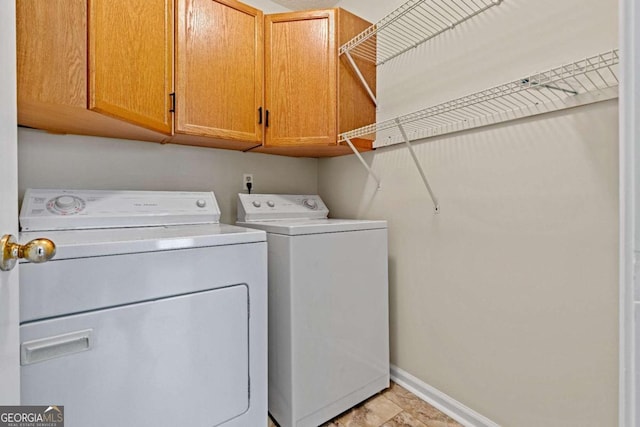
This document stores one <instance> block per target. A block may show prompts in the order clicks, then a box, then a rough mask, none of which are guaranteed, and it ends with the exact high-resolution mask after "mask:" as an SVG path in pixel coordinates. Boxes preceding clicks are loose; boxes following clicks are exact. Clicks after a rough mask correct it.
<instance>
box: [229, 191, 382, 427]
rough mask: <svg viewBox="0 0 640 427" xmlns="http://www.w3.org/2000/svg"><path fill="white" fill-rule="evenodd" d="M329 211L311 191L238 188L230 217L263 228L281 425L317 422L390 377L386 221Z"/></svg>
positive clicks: (272, 382) (303, 426)
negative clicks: (235, 213) (233, 214)
mask: <svg viewBox="0 0 640 427" xmlns="http://www.w3.org/2000/svg"><path fill="white" fill-rule="evenodd" d="M328 213H329V210H328V209H327V207H326V205H325V204H324V203H323V201H322V199H321V198H320V197H319V196H317V195H275V194H239V195H238V222H236V225H241V226H244V227H252V228H256V229H260V230H264V231H266V232H267V241H268V260H269V381H268V383H269V412H270V413H271V415H272V416H273V417H274V418H275V420H276V421H277V422H278V423H279V424H280V426H281V427H292V426H296V427H316V426H318V425H320V424H322V423H324V422H325V421H327V420H329V419H331V418H333V417H335V416H336V415H338V414H340V413H341V412H344V411H345V410H347V409H349V408H351V407H352V406H354V405H355V404H357V403H359V402H361V401H363V400H365V399H366V398H368V397H370V396H372V395H373V394H375V393H377V392H379V391H380V390H383V389H385V388H387V387H388V386H389V326H388V325H389V323H388V273H387V223H386V221H369V220H348V219H329V218H328Z"/></svg>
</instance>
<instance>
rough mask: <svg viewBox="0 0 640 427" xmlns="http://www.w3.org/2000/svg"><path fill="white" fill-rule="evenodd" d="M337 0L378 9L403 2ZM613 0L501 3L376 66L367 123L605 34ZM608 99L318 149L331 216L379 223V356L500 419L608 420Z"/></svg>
mask: <svg viewBox="0 0 640 427" xmlns="http://www.w3.org/2000/svg"><path fill="white" fill-rule="evenodd" d="M401 3H402V2H401V1H397V2H383V1H381V0H376V1H370V2H366V3H365V2H358V1H355V0H343V1H342V2H341V3H340V5H341V6H343V7H345V8H347V9H350V10H352V11H354V12H356V13H360V14H362V15H364V16H366V17H368V18H369V19H370V20H373V21H375V20H377V19H379V18H380V17H382V16H383V15H384V14H385V13H387V12H389V11H390V10H392V9H393V8H394V7H397V6H398V5H399V4H401ZM616 14H617V4H616V2H615V1H614V0H607V1H604V2H601V1H596V0H589V1H579V0H562V1H551V0H540V1H536V2H526V1H524V0H505V1H504V2H503V3H502V4H501V5H500V6H498V7H497V8H493V9H491V10H490V11H489V12H487V13H486V14H484V15H481V16H478V17H476V18H475V19H474V20H472V21H469V22H467V23H466V24H463V25H460V26H459V27H457V28H456V29H455V30H454V31H453V32H450V33H448V34H447V35H443V36H442V37H440V38H438V39H434V40H433V41H432V42H431V43H429V44H427V45H425V46H423V47H421V48H418V49H416V50H414V51H412V52H409V53H408V54H407V56H405V57H401V58H398V60H396V61H393V62H391V63H389V64H386V65H384V66H383V67H380V68H379V86H378V91H379V98H380V107H381V108H380V111H379V118H381V119H386V118H390V117H393V116H394V115H396V114H400V113H408V112H411V111H414V110H417V109H420V108H423V107H426V106H429V105H433V104H436V103H438V102H441V101H445V100H448V99H451V98H455V97H458V96H462V95H465V94H468V93H471V92H474V91H478V90H481V89H485V88H487V87H490V86H493V85H496V84H500V83H505V82H507V81H510V80H515V79H517V78H519V77H521V76H523V75H526V74H528V73H531V72H535V71H541V70H544V69H546V68H550V67H553V66H556V65H561V64H562V63H566V62H572V61H574V60H577V59H580V58H583V57H585V56H590V55H593V54H597V53H600V52H602V51H605V50H608V49H611V48H614V47H617V25H616V21H617V19H616V18H617V16H616ZM617 135H618V134H617V102H616V101H607V102H604V103H599V104H594V105H590V106H586V107H580V108H577V109H574V110H566V111H562V112H557V113H552V114H548V115H544V116H539V117H534V118H529V119H525V120H519V121H516V122H509V123H506V124H503V125H498V126H492V127H487V128H483V129H476V130H471V131H467V132H463V133H458V134H451V135H448V136H444V137H438V138H432V139H429V140H426V141H425V142H420V143H417V144H416V145H415V148H416V152H417V155H418V157H419V159H420V161H421V162H422V164H423V166H424V168H425V171H426V173H427V175H428V177H429V178H430V181H431V184H432V186H433V188H434V190H435V192H436V194H437V195H438V196H439V198H440V204H441V207H442V213H441V214H439V215H437V216H436V215H434V214H433V206H432V204H431V201H430V199H429V196H428V193H427V191H426V189H425V188H424V186H423V184H422V182H421V181H420V177H419V175H418V172H417V170H416V169H415V167H414V165H413V163H412V161H411V157H410V155H409V153H408V152H407V151H406V149H405V148H402V147H400V146H396V147H390V148H385V149H379V150H377V151H375V152H373V153H368V154H366V155H365V159H366V160H367V162H369V164H370V165H371V166H372V168H373V169H374V171H376V172H377V173H378V174H379V175H380V176H381V178H382V189H381V190H380V191H378V192H376V191H375V188H374V187H375V186H374V185H373V182H372V180H370V179H369V178H368V177H367V176H366V173H365V171H364V169H363V168H362V167H361V166H360V165H359V164H358V162H357V160H356V159H355V158H353V156H349V157H342V158H335V159H322V160H320V167H319V174H320V176H319V190H320V194H321V195H322V196H323V197H324V198H325V200H326V202H327V204H328V205H329V207H330V208H331V209H332V214H333V215H334V216H338V217H339V216H344V217H359V218H386V219H388V220H389V233H390V234H389V236H390V243H389V246H390V247H389V250H390V293H391V295H390V298H391V307H390V312H391V347H392V354H391V357H392V363H394V364H395V365H397V366H398V367H400V368H401V369H403V370H405V371H408V372H409V373H411V374H413V375H415V376H417V377H418V378H419V379H421V380H422V381H424V382H426V383H427V384H430V385H431V386H434V387H436V388H437V389H439V390H441V391H443V392H445V393H447V394H449V395H450V396H452V397H453V398H455V399H457V400H458V401H460V402H462V403H463V404H465V405H467V406H468V407H470V408H472V409H474V410H476V411H477V412H479V413H480V414H482V415H484V416H486V417H488V418H490V419H492V420H493V421H495V422H497V423H499V424H500V425H504V426H518V427H527V426H532V427H533V426H536V427H537V426H541V425H544V426H581V427H583V426H594V427H596V426H597V427H600V426H614V425H616V423H617V393H618V390H617V366H618V365H617V354H618V337H617V319H618V310H617V308H618V301H617V296H618V289H617V262H618V258H617V242H618V238H617V230H618V229H617V226H618V216H617V191H618V187H617V182H618V178H617V177H618V167H617V149H618V145H617Z"/></svg>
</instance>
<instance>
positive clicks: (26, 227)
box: [20, 189, 220, 231]
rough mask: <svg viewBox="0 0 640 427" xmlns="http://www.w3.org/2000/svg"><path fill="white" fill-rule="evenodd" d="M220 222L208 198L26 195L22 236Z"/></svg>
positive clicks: (124, 193)
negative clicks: (94, 229)
mask: <svg viewBox="0 0 640 427" xmlns="http://www.w3.org/2000/svg"><path fill="white" fill-rule="evenodd" d="M219 220H220V208H218V203H217V202H216V198H215V195H214V194H213V192H187V191H101V190H35V189H28V190H27V192H26V193H25V195H24V199H23V202H22V209H21V210H20V225H21V226H22V230H23V231H34V230H79V229H88V228H114V227H115V228H120V227H144V226H153V225H172V224H212V223H218V222H219Z"/></svg>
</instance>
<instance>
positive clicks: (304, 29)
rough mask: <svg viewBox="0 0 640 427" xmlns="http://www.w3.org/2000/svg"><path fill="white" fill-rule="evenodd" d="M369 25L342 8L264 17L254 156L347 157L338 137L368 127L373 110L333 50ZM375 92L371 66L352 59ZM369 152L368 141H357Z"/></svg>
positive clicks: (373, 117) (362, 90)
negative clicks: (262, 117)
mask: <svg viewBox="0 0 640 427" xmlns="http://www.w3.org/2000/svg"><path fill="white" fill-rule="evenodd" d="M370 25H371V24H370V23H369V22H367V21H365V20H364V19H361V18H359V17H357V16H355V15H353V14H351V13H349V12H347V11H345V10H343V9H327V10H315V11H303V12H293V13H281V14H275V15H267V16H266V17H265V108H266V109H267V110H268V112H269V123H268V127H266V130H265V141H264V148H263V149H261V150H260V151H263V152H271V153H277V154H288V155H301V156H304V155H309V156H325V155H329V156H330V155H339V154H346V153H348V152H350V150H349V148H348V147H345V146H341V145H338V142H337V140H338V134H339V133H340V132H345V131H348V130H352V129H356V128H358V127H361V126H365V125H368V124H371V123H374V122H375V120H376V115H375V105H374V103H373V102H372V101H371V99H370V98H369V96H368V94H367V92H366V89H365V88H364V86H363V85H362V84H361V83H360V81H359V80H358V77H357V75H356V73H355V72H354V71H353V69H352V68H351V67H350V66H349V64H348V63H347V61H346V59H344V58H340V57H339V55H338V48H339V46H340V45H341V44H343V43H346V42H347V41H349V40H350V39H351V38H353V37H354V36H355V35H357V34H358V33H360V32H361V31H363V30H365V29H366V28H367V27H368V26H370ZM356 61H357V62H358V63H359V65H360V66H361V70H362V72H363V75H364V76H365V79H366V80H367V82H368V84H369V86H370V87H371V88H372V89H373V90H374V91H375V87H376V72H375V64H366V63H363V62H362V61H361V60H359V59H356ZM357 145H358V146H359V147H360V148H362V149H365V150H366V149H371V141H357Z"/></svg>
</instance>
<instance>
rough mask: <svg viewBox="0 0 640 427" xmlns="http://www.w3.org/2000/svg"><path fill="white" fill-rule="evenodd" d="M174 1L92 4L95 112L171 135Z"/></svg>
mask: <svg viewBox="0 0 640 427" xmlns="http://www.w3.org/2000/svg"><path fill="white" fill-rule="evenodd" d="M172 64H173V0H89V108H90V109H92V110H94V111H98V112H100V113H104V114H108V115H111V116H114V117H117V118H121V119H124V120H126V121H129V122H131V123H135V124H138V125H140V126H144V127H146V128H149V129H153V130H157V131H159V132H163V133H166V134H170V133H171V118H172V115H171V112H170V110H171V99H170V94H171V92H172V88H173V76H172Z"/></svg>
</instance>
